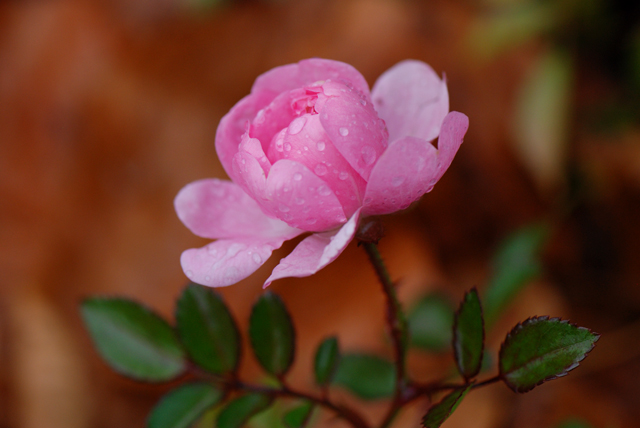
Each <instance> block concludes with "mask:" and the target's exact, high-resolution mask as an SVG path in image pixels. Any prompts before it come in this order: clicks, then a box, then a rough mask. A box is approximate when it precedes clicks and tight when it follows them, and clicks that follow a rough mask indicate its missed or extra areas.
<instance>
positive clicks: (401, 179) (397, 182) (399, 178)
mask: <svg viewBox="0 0 640 428" xmlns="http://www.w3.org/2000/svg"><path fill="white" fill-rule="evenodd" d="M402 183H404V177H403V176H401V175H397V176H395V177H393V178H392V179H391V185H392V186H393V187H399V186H400V185H402Z"/></svg>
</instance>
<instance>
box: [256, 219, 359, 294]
mask: <svg viewBox="0 0 640 428" xmlns="http://www.w3.org/2000/svg"><path fill="white" fill-rule="evenodd" d="M359 220H360V210H358V211H356V212H355V213H354V214H353V216H351V218H350V219H349V221H348V222H347V223H345V224H344V226H342V227H341V228H340V229H339V230H338V231H334V232H328V233H316V234H314V235H311V236H309V237H307V238H305V239H304V240H303V241H302V242H300V243H299V244H298V246H297V247H296V248H295V249H294V250H293V251H292V252H291V254H289V255H288V256H287V257H285V258H283V259H282V260H280V264H279V265H278V266H276V267H275V269H273V272H272V273H271V276H270V277H269V278H268V279H267V281H266V282H265V283H264V287H265V288H266V287H268V286H269V285H270V284H271V283H272V282H273V281H275V280H276V279H280V278H288V277H298V278H299V277H303V276H310V275H313V274H314V273H316V272H318V271H319V270H320V269H322V268H324V267H325V266H327V265H328V264H329V263H331V262H332V261H334V260H335V259H337V258H338V256H339V255H340V254H341V253H342V252H343V251H344V249H345V248H347V245H349V242H351V240H352V239H353V236H354V235H355V233H356V229H357V227H358V222H359Z"/></svg>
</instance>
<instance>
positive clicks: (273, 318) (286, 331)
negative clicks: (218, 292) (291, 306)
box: [249, 291, 295, 376]
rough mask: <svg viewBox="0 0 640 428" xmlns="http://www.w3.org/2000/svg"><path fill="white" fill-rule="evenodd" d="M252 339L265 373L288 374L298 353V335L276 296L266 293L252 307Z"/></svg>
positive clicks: (250, 331) (250, 333) (250, 323)
mask: <svg viewBox="0 0 640 428" xmlns="http://www.w3.org/2000/svg"><path fill="white" fill-rule="evenodd" d="M249 337H250V339H251V346H252V347H253V351H254V352H255V354H256V357H257V358H258V361H259V362H260V364H261V365H262V367H263V368H264V369H265V370H266V371H268V372H269V373H271V374H273V375H276V376H282V375H283V374H285V373H286V372H287V370H289V368H290V367H291V363H292V362H293V356H294V351H295V331H294V329H293V324H292V322H291V317H290V316H289V313H288V312H287V308H286V307H285V306H284V303H283V302H282V300H281V299H280V297H278V296H277V295H276V294H273V293H271V292H268V291H267V292H266V293H264V294H263V295H262V296H260V298H259V299H258V301H257V302H256V304H255V305H254V306H253V310H252V311H251V318H250V320H249Z"/></svg>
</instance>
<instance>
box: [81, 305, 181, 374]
mask: <svg viewBox="0 0 640 428" xmlns="http://www.w3.org/2000/svg"><path fill="white" fill-rule="evenodd" d="M81 313H82V318H83V319H84V322H85V325H86V326H87V329H88V330H89V333H90V334H91V338H92V339H93V342H94V344H95V346H96V348H97V349H98V351H99V352H100V355H101V356H102V358H104V360H105V361H106V362H107V363H108V364H109V365H110V366H111V367H112V368H113V369H114V370H116V371H117V372H119V373H121V374H123V375H125V376H129V377H132V378H135V379H139V380H145V381H155V382H160V381H166V380H170V379H173V378H175V377H176V376H178V375H180V374H181V373H182V372H183V371H184V369H185V366H186V360H185V355H184V351H183V350H182V347H181V345H180V342H179V341H178V339H177V337H176V335H175V333H174V331H173V329H172V328H171V327H170V326H169V324H167V323H166V322H165V321H164V320H163V319H162V318H160V317H159V316H158V315H156V314H155V313H153V312H152V311H150V310H149V309H147V308H145V307H144V306H142V305H140V304H138V303H136V302H133V301H130V300H125V299H117V298H115V299H114V298H91V299H87V300H85V301H84V302H83V303H82V305H81Z"/></svg>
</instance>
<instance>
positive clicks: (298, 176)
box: [293, 172, 302, 181]
mask: <svg viewBox="0 0 640 428" xmlns="http://www.w3.org/2000/svg"><path fill="white" fill-rule="evenodd" d="M293 179H294V180H295V181H300V180H302V174H300V173H299V172H296V173H295V174H293Z"/></svg>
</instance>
